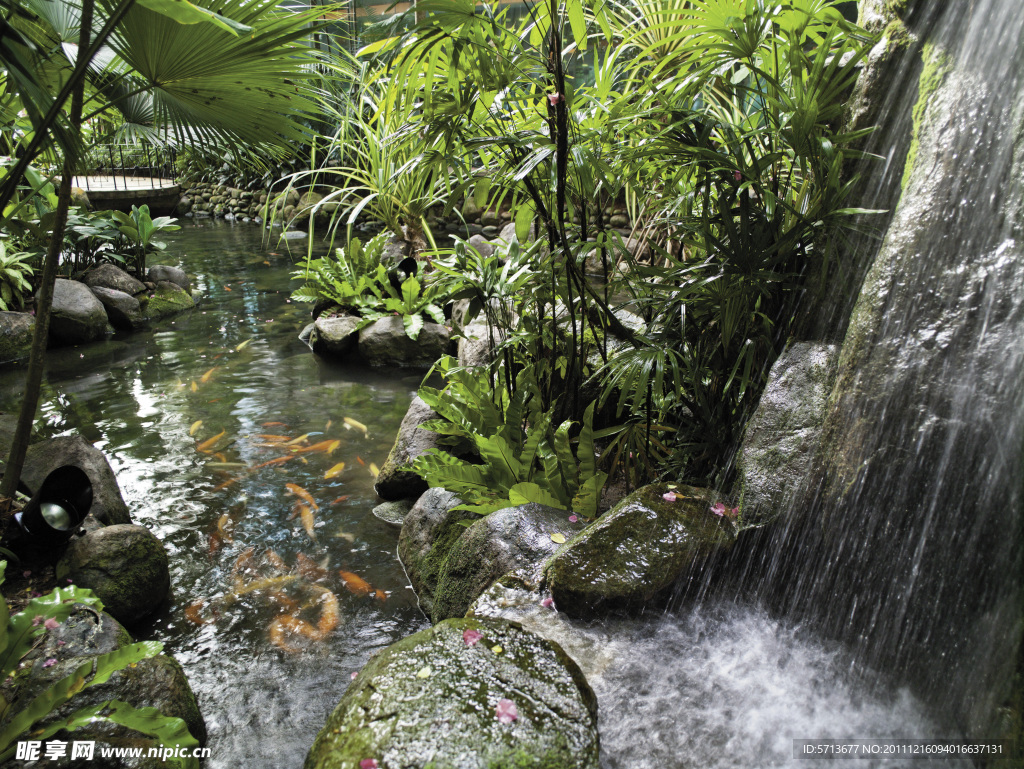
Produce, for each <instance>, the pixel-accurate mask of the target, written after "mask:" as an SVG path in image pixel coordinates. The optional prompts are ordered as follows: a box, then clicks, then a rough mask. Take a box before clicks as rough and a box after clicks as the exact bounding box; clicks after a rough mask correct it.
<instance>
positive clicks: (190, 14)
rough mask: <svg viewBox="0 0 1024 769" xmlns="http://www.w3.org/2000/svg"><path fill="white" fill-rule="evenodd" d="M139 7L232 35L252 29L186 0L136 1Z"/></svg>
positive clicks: (181, 22) (181, 21) (178, 20)
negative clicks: (211, 26)
mask: <svg viewBox="0 0 1024 769" xmlns="http://www.w3.org/2000/svg"><path fill="white" fill-rule="evenodd" d="M136 2H137V3H138V4H139V5H142V6H145V7H146V8H149V9H150V10H151V11H156V12H157V13H159V14H161V15H163V16H167V17H168V18H171V19H174V20H175V21H176V22H178V23H179V24H201V23H207V22H209V23H212V24H215V25H216V26H218V27H220V28H221V29H223V30H226V31H228V32H230V33H231V34H233V35H241V34H247V33H249V32H252V27H250V26H247V25H245V24H240V23H239V22H237V21H232V20H231V19H229V18H227V17H225V16H221V15H220V14H219V13H214V12H213V11H208V10H206V9H205V8H200V7H199V6H198V5H193V4H192V3H190V2H188V0H136Z"/></svg>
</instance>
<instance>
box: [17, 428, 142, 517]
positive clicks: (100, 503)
mask: <svg viewBox="0 0 1024 769" xmlns="http://www.w3.org/2000/svg"><path fill="white" fill-rule="evenodd" d="M6 458H7V457H6V456H4V457H0V463H2V461H3V460H6ZM64 465H75V466H77V467H80V468H82V470H84V471H85V474H86V475H87V476H89V480H90V481H92V507H90V508H89V514H90V515H92V516H93V517H95V518H96V519H97V520H99V521H101V522H102V523H104V524H108V525H109V524H118V523H131V522H132V519H131V516H130V515H129V514H128V507H127V505H125V503H124V499H123V498H122V497H121V489H120V488H119V487H118V485H117V478H116V477H115V476H114V471H113V470H112V469H111V468H110V463H109V462H107V458H106V457H105V456H103V452H101V451H100V450H99V449H97V448H95V447H93V445H92V444H90V443H89V442H88V441H86V440H85V439H84V438H83V437H82V436H80V435H64V436H61V437H59V438H49V439H48V440H45V441H40V442H39V443H33V444H32V445H31V446H29V447H28V454H27V455H26V456H25V467H24V469H23V470H22V471H21V480H22V481H23V482H24V483H25V484H26V485H27V486H28V487H29V488H30V489H31V490H32V491H33V492H35V491H36V490H37V489H38V488H39V486H40V485H41V484H42V482H43V480H44V479H45V478H46V476H47V475H49V474H50V473H51V472H52V471H53V470H55V469H57V468H58V467H63V466H64Z"/></svg>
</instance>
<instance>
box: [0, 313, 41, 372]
mask: <svg viewBox="0 0 1024 769" xmlns="http://www.w3.org/2000/svg"><path fill="white" fill-rule="evenodd" d="M35 325H36V319H35V318H34V317H33V316H32V315H29V314H28V313H27V312H0V363H7V362H9V361H12V360H18V359H19V358H27V357H28V354H29V350H31V348H32V332H33V329H34V328H35Z"/></svg>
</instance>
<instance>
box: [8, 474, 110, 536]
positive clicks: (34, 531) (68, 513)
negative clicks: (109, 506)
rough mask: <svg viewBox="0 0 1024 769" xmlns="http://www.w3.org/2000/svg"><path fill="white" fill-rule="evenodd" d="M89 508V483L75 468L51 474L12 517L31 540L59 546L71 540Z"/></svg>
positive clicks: (85, 476)
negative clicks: (58, 544)
mask: <svg viewBox="0 0 1024 769" xmlns="http://www.w3.org/2000/svg"><path fill="white" fill-rule="evenodd" d="M90 507H92V481H90V480H89V476H88V475H86V474H85V471H84V470H82V468H80V467H76V466H75V465H64V466H62V467H58V468H57V469H56V470H54V471H53V472H51V473H50V474H49V475H47V476H46V478H45V479H44V480H43V482H42V483H41V484H40V486H39V490H38V491H37V492H36V493H35V494H34V495H33V496H32V499H31V500H29V502H28V504H27V505H25V509H24V510H22V511H21V512H20V513H17V514H16V515H15V518H16V519H17V521H18V524H19V525H20V526H21V528H22V530H23V531H24V532H25V533H26V534H28V535H29V536H30V537H31V538H32V539H34V540H37V541H41V542H51V543H59V542H66V541H67V540H69V539H71V537H72V535H73V534H74V533H75V532H76V531H78V529H79V527H81V525H82V521H84V520H85V516H86V515H88V514H89V508H90Z"/></svg>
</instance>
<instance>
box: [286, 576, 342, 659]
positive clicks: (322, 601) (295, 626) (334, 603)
mask: <svg viewBox="0 0 1024 769" xmlns="http://www.w3.org/2000/svg"><path fill="white" fill-rule="evenodd" d="M310 587H311V588H312V589H314V590H317V591H319V592H320V597H319V598H318V599H317V600H316V603H317V604H319V605H320V619H319V620H318V621H317V624H316V627H314V626H313V625H311V624H310V623H308V622H306V621H305V620H304V619H300V618H299V617H297V616H295V614H283V615H281V616H280V617H277V618H275V619H274V621H273V622H271V623H270V628H269V631H268V634H269V637H270V642H271V643H272V644H274V646H277V647H278V648H279V649H284V650H285V651H289V652H296V651H299V648H298V647H296V646H293V645H291V644H290V643H289V642H288V637H289V636H292V635H301V636H305V637H306V638H308V639H310V640H311V641H322V640H324V639H325V638H326V637H327V635H328V633H330V632H331V631H332V630H334V629H335V628H336V627H337V626H338V622H339V621H340V618H341V615H340V612H339V610H338V597H337V596H336V595H334V593H332V592H331V591H330V590H328V589H327V588H325V587H319V586H317V585H311V586H310Z"/></svg>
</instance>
